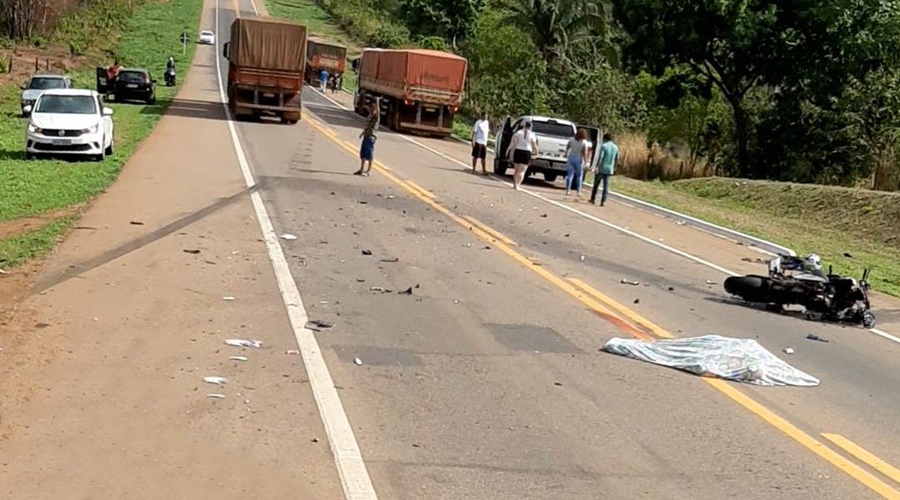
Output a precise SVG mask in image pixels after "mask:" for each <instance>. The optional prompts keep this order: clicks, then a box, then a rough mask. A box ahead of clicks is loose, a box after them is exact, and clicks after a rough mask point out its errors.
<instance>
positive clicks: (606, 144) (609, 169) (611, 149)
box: [590, 134, 619, 207]
mask: <svg viewBox="0 0 900 500" xmlns="http://www.w3.org/2000/svg"><path fill="white" fill-rule="evenodd" d="M618 160H619V146H616V143H614V142H613V138H612V136H611V135H610V134H603V145H602V146H600V165H599V167H598V170H597V175H596V176H594V187H593V188H592V189H591V200H590V201H591V203H592V204H594V205H596V204H597V188H598V187H599V186H600V183H601V182H603V194H602V195H601V197H600V206H601V207H602V206H605V205H606V196H607V195H608V194H609V178H610V177H612V175H613V173H614V172H615V167H616V162H617V161H618Z"/></svg>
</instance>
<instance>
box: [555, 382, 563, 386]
mask: <svg viewBox="0 0 900 500" xmlns="http://www.w3.org/2000/svg"><path fill="white" fill-rule="evenodd" d="M553 385H555V386H559V387H562V382H553Z"/></svg>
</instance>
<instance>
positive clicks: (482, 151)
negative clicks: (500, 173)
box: [472, 111, 491, 175]
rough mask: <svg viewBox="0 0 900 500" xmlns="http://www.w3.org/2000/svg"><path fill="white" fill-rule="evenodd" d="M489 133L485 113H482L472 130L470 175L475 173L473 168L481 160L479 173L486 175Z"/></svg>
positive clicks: (489, 128) (489, 129)
mask: <svg viewBox="0 0 900 500" xmlns="http://www.w3.org/2000/svg"><path fill="white" fill-rule="evenodd" d="M490 133H491V127H490V124H489V123H488V119H487V113H485V112H484V111H482V112H481V114H480V115H479V118H478V121H476V122H475V126H474V127H473V128H472V173H475V172H476V168H475V166H476V165H477V164H478V160H479V159H481V173H482V174H484V175H487V166H486V163H487V141H488V134H490Z"/></svg>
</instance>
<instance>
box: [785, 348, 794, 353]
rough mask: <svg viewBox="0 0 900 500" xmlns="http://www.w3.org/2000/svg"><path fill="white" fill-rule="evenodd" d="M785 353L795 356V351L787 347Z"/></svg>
mask: <svg viewBox="0 0 900 500" xmlns="http://www.w3.org/2000/svg"><path fill="white" fill-rule="evenodd" d="M784 353H785V354H794V350H793V349H791V348H790V347H785V348H784Z"/></svg>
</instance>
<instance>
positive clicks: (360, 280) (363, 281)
mask: <svg viewBox="0 0 900 500" xmlns="http://www.w3.org/2000/svg"><path fill="white" fill-rule="evenodd" d="M356 282H357V283H365V282H366V280H364V279H361V278H356Z"/></svg>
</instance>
